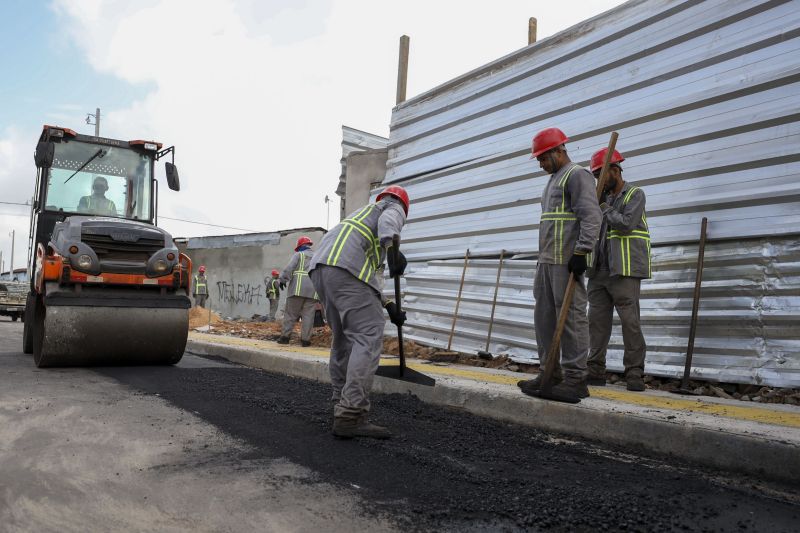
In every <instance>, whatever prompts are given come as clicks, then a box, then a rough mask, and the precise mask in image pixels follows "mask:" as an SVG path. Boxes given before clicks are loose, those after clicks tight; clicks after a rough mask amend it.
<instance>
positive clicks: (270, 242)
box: [180, 228, 325, 318]
mask: <svg viewBox="0 0 800 533" xmlns="http://www.w3.org/2000/svg"><path fill="white" fill-rule="evenodd" d="M324 234H325V230H324V229H322V228H298V229H290V230H283V231H276V232H270V233H249V234H242V235H222V236H212V237H195V238H190V239H189V240H188V241H187V242H186V243H185V244H183V245H181V246H180V248H181V251H183V252H184V253H186V254H187V255H189V257H191V259H192V263H193V269H194V271H195V272H196V271H197V269H198V268H199V267H200V265H205V267H206V277H207V278H208V289H209V301H208V304H210V306H211V309H213V310H214V311H215V312H217V313H219V314H220V315H222V316H223V317H232V318H250V317H251V316H253V315H254V314H258V315H265V314H267V311H268V310H269V300H267V293H266V285H265V283H264V278H265V277H267V276H269V273H270V272H271V271H272V269H277V270H283V268H284V267H285V266H286V264H287V263H288V262H289V259H291V257H292V254H294V245H295V243H296V242H297V239H298V238H299V237H300V236H302V235H306V236H308V237H310V238H311V240H312V241H314V242H315V243H319V241H320V240H321V239H322V236H323V235H324ZM285 301H286V295H285V294H281V301H280V305H279V315H278V316H281V315H282V311H283V308H284V306H285Z"/></svg>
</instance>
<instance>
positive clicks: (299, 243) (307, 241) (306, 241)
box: [294, 235, 314, 252]
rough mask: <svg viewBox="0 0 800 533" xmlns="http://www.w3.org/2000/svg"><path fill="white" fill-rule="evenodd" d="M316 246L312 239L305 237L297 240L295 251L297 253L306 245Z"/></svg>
mask: <svg viewBox="0 0 800 533" xmlns="http://www.w3.org/2000/svg"><path fill="white" fill-rule="evenodd" d="M306 244H307V245H309V246H314V243H313V242H311V239H309V238H308V237H306V236H305V235H303V236H302V237H300V238H299V239H297V244H295V245H294V251H295V252H296V251H297V249H298V248H300V247H301V246H304V245H306Z"/></svg>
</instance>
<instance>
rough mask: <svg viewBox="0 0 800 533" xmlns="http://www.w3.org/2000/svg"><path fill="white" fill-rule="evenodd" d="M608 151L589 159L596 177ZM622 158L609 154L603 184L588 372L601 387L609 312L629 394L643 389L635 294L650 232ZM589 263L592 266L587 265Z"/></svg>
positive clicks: (645, 274)
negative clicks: (618, 330) (616, 323)
mask: <svg viewBox="0 0 800 533" xmlns="http://www.w3.org/2000/svg"><path fill="white" fill-rule="evenodd" d="M607 152H608V148H603V149H602V150H599V151H597V152H595V153H594V155H592V160H591V167H590V168H591V171H592V173H593V174H594V176H595V178H598V177H599V176H600V169H601V168H602V166H603V161H604V160H605V157H606V153H607ZM623 161H625V158H624V157H622V154H620V153H619V152H617V151H616V150H614V153H613V154H612V155H611V166H610V167H609V170H608V177H607V181H606V183H605V188H604V194H603V200H604V201H603V203H601V204H600V209H601V210H602V211H603V224H602V226H601V227H600V241H599V242H598V244H597V252H596V254H595V255H596V257H595V261H594V265H593V266H592V267H590V268H589V269H588V271H587V272H586V277H587V278H589V285H588V296H589V359H588V362H587V365H588V370H589V378H588V382H589V384H590V385H605V384H606V378H605V372H606V351H607V349H608V341H609V339H610V338H611V322H612V320H613V316H614V308H616V309H617V314H618V315H619V319H620V322H621V323H622V341H623V343H624V345H625V355H624V357H623V360H622V361H623V364H624V365H625V382H626V385H627V388H628V390H630V391H643V390H644V389H645V386H644V381H643V379H642V375H643V373H644V358H645V351H646V349H647V346H646V344H645V340H644V335H642V328H641V325H640V323H639V289H640V285H641V283H642V279H647V278H649V277H650V232H649V230H648V228H647V215H646V214H645V202H646V200H645V195H644V191H643V190H642V189H640V188H639V187H636V186H631V185H630V184H629V183H627V182H626V181H625V180H623V179H622V166H621V165H620V163H622V162H623ZM590 263H591V261H590Z"/></svg>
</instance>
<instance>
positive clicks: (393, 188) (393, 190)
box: [375, 185, 411, 216]
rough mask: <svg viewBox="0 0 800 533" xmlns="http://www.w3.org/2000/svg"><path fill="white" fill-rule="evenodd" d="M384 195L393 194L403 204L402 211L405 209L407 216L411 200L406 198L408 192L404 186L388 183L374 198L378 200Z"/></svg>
mask: <svg viewBox="0 0 800 533" xmlns="http://www.w3.org/2000/svg"><path fill="white" fill-rule="evenodd" d="M384 196H394V197H395V198H397V199H398V200H400V202H402V204H403V211H405V212H406V216H408V206H409V205H411V201H410V200H409V199H408V193H407V192H406V190H405V189H404V188H402V187H401V186H399V185H389V186H388V187H386V188H385V189H383V190H382V191H381V193H380V194H379V195H378V197H377V198H376V199H375V200H376V201H380V199H381V198H383V197H384Z"/></svg>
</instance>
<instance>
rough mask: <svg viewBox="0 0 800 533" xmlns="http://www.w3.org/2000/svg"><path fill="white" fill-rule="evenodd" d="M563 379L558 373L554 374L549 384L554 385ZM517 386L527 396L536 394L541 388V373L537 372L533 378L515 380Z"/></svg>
mask: <svg viewBox="0 0 800 533" xmlns="http://www.w3.org/2000/svg"><path fill="white" fill-rule="evenodd" d="M563 380H564V378H562V377H561V376H559V375H558V374H554V375H553V377H552V379H551V385H553V386H555V385H558V384H559V383H561V382H562V381H563ZM517 386H518V387H519V388H520V389H521V390H522V392H523V393H525V394H527V395H528V396H536V393H538V392H539V390H541V388H542V375H541V374H539V375H538V376H536V377H535V378H533V379H523V380H520V381H518V382H517Z"/></svg>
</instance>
